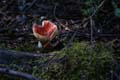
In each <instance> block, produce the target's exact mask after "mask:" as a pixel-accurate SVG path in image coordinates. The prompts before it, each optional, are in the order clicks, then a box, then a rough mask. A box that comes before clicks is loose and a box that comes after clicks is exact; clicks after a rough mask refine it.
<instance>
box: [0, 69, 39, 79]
mask: <svg viewBox="0 0 120 80" xmlns="http://www.w3.org/2000/svg"><path fill="white" fill-rule="evenodd" d="M0 74H7V75H10V76H14V77H20V78H23V79H26V80H41V79H38V78H35V77H33V76H32V75H30V74H27V73H23V72H18V71H14V70H11V69H8V68H0Z"/></svg>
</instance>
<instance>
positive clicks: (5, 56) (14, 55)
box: [0, 49, 53, 64]
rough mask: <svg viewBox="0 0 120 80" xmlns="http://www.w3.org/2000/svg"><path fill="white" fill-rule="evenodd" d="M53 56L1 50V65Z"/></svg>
mask: <svg viewBox="0 0 120 80" xmlns="http://www.w3.org/2000/svg"><path fill="white" fill-rule="evenodd" d="M52 55H53V54H52V53H50V54H42V53H39V54H36V53H28V52H17V51H12V50H6V49H0V64H6V63H9V62H11V61H14V60H21V59H25V60H30V59H37V58H42V57H50V56H52Z"/></svg>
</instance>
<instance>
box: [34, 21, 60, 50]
mask: <svg viewBox="0 0 120 80" xmlns="http://www.w3.org/2000/svg"><path fill="white" fill-rule="evenodd" d="M33 34H34V36H35V37H36V38H37V39H38V40H39V41H38V47H39V48H42V47H46V46H47V45H48V44H49V42H50V41H51V40H52V39H53V38H54V37H55V36H56V35H57V34H58V28H57V26H56V25H55V24H54V23H53V22H51V21H49V20H43V21H42V25H39V24H37V23H34V24H33Z"/></svg>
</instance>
